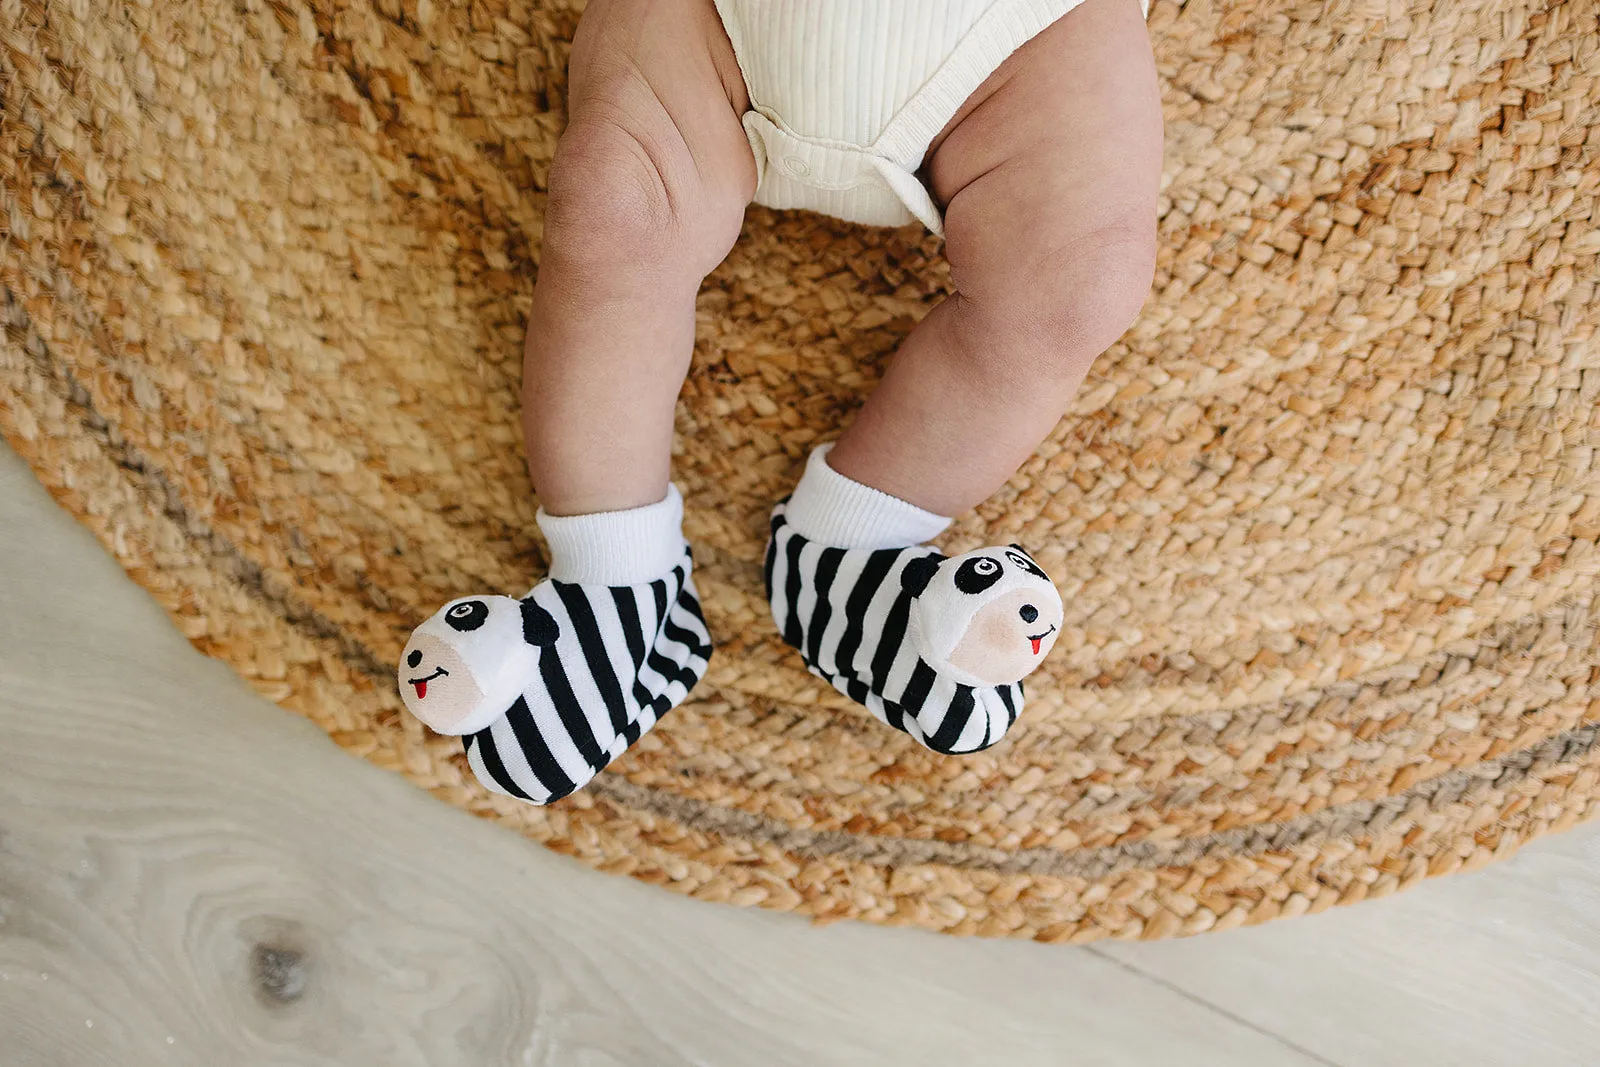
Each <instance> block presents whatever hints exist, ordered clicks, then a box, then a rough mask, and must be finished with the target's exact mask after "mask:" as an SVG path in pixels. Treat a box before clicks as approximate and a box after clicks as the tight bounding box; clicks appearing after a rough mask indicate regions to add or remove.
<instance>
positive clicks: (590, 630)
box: [541, 581, 628, 734]
mask: <svg viewBox="0 0 1600 1067" xmlns="http://www.w3.org/2000/svg"><path fill="white" fill-rule="evenodd" d="M550 584H551V585H553V586H555V590H556V595H557V596H559V597H560V598H561V603H562V604H564V605H566V609H567V615H568V616H570V617H571V619H572V628H573V631H574V632H575V633H576V634H577V637H578V648H579V649H581V650H582V651H583V659H584V662H585V663H587V664H588V665H589V673H590V674H591V675H592V676H593V677H594V684H595V688H596V689H598V690H600V698H601V699H602V700H604V701H605V702H606V711H608V712H609V713H610V715H611V729H612V730H614V731H615V732H616V733H619V734H620V733H622V732H623V731H624V730H626V729H627V727H628V702H627V700H626V699H624V697H623V695H622V686H621V684H620V683H619V682H618V681H617V673H616V671H615V670H613V669H612V667H611V657H610V656H609V655H608V654H607V653H606V643H605V637H604V636H603V635H602V634H601V633H600V622H599V620H598V619H596V618H595V616H594V608H593V606H592V605H590V603H589V597H588V595H587V594H586V593H584V591H583V590H582V589H581V588H579V587H578V586H576V585H573V584H572V583H570V582H556V581H552V582H551V583H550ZM543 655H544V654H541V658H542V656H543Z"/></svg>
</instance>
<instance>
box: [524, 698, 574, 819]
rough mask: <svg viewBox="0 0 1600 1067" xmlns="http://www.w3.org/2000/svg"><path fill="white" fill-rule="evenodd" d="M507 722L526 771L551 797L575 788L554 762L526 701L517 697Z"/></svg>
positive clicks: (552, 754) (553, 755)
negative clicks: (531, 773)
mask: <svg viewBox="0 0 1600 1067" xmlns="http://www.w3.org/2000/svg"><path fill="white" fill-rule="evenodd" d="M506 722H507V723H509V724H510V726H511V732H512V733H514V734H516V735H517V748H519V749H521V751H522V755H523V757H524V758H526V759H527V761H528V769H529V770H531V771H532V772H533V776H534V777H535V778H537V779H539V784H540V785H542V786H544V787H545V788H546V789H548V790H550V792H551V793H552V794H554V793H561V794H562V795H563V796H564V795H566V794H567V793H570V792H572V791H573V790H574V789H576V788H577V786H576V785H575V784H574V783H573V781H572V779H571V778H568V777H567V772H566V771H564V770H562V769H561V764H559V763H557V762H556V757H555V754H554V753H553V752H551V751H550V746H549V744H547V743H546V742H545V739H544V735H543V734H541V733H540V732H539V726H538V724H537V723H535V722H534V721H533V712H532V710H530V709H529V707H528V702H527V700H525V699H523V698H522V697H518V698H517V702H516V703H515V704H513V705H511V707H510V709H509V710H507V711H506Z"/></svg>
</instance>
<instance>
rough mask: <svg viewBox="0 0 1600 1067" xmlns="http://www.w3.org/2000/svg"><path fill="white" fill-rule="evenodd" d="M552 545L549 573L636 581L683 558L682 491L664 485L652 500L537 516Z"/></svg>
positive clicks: (594, 580)
mask: <svg viewBox="0 0 1600 1067" xmlns="http://www.w3.org/2000/svg"><path fill="white" fill-rule="evenodd" d="M537 518H538V521H539V530H540V532H542V533H543V534H544V539H545V541H546V542H548V543H549V545H550V578H551V579H552V580H554V581H558V582H578V583H581V584H587V585H638V584H639V583H640V582H649V581H654V580H655V579H657V578H660V577H661V576H663V575H665V574H667V573H668V572H669V571H671V570H672V568H673V567H675V566H677V565H678V562H679V560H681V559H682V558H683V495H682V494H681V493H679V491H678V487H677V486H675V485H671V484H668V486H667V495H666V496H665V497H663V498H661V499H660V500H658V501H656V502H655V503H654V504H646V505H645V506H644V507H638V508H629V509H627V510H626V511H597V512H594V513H592V514H588V515H550V514H547V513H546V512H545V510H544V509H543V508H540V509H539V512H538V515H537Z"/></svg>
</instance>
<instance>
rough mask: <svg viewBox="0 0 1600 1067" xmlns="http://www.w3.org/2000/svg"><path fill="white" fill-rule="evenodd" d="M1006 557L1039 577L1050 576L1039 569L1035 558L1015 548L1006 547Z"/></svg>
mask: <svg viewBox="0 0 1600 1067" xmlns="http://www.w3.org/2000/svg"><path fill="white" fill-rule="evenodd" d="M1006 558H1007V559H1009V560H1010V561H1011V562H1012V563H1014V564H1016V565H1017V566H1018V567H1019V568H1021V569H1022V570H1024V571H1026V572H1027V573H1029V574H1032V575H1034V576H1036V577H1039V578H1048V575H1046V574H1045V573H1044V571H1042V570H1040V569H1039V565H1038V564H1037V563H1035V562H1033V560H1031V559H1029V558H1028V557H1027V556H1025V555H1023V554H1022V553H1021V552H1018V551H1016V550H1015V549H1009V548H1008V549H1006Z"/></svg>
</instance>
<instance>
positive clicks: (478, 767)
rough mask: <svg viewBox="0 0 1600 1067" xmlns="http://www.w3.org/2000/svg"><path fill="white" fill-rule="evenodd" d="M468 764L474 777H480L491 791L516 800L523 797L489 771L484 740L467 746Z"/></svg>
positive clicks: (481, 781)
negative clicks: (506, 786) (484, 752)
mask: <svg viewBox="0 0 1600 1067" xmlns="http://www.w3.org/2000/svg"><path fill="white" fill-rule="evenodd" d="M467 766H468V767H471V768H472V775H473V777H474V778H476V779H478V781H479V782H480V783H481V784H482V785H483V787H484V788H485V789H487V790H489V791H490V792H491V793H499V794H500V795H501V796H503V797H512V798H513V799H515V800H521V799H522V798H521V797H518V796H514V795H513V794H512V793H511V792H510V791H509V790H508V789H506V788H505V786H503V785H501V784H500V783H499V782H497V781H495V780H494V775H492V774H490V773H489V768H488V766H487V765H486V764H485V763H484V762H483V743H482V742H480V741H474V742H473V743H472V744H471V745H469V746H467ZM532 795H537V794H532Z"/></svg>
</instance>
